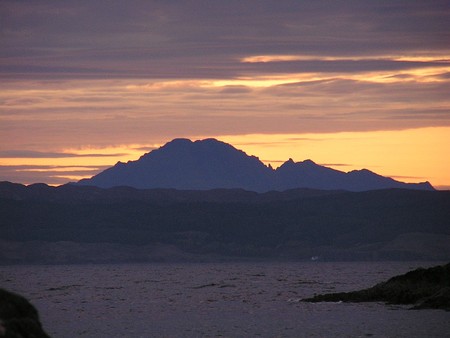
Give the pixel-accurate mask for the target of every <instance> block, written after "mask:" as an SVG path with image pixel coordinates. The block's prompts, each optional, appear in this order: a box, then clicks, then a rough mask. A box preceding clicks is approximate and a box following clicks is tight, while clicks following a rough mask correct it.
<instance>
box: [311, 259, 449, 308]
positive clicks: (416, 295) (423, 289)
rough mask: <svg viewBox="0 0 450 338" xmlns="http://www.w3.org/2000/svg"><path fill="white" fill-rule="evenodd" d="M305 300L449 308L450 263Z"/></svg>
mask: <svg viewBox="0 0 450 338" xmlns="http://www.w3.org/2000/svg"><path fill="white" fill-rule="evenodd" d="M303 301H305V302H339V301H342V302H385V303H388V304H413V305H414V307H412V309H443V310H447V311H450V263H449V264H446V265H443V266H436V267H432V268H429V269H422V268H420V269H416V270H414V271H410V272H408V273H406V274H404V275H400V276H396V277H392V278H391V279H389V280H388V281H386V282H382V283H379V284H377V285H375V286H373V287H371V288H369V289H364V290H360V291H353V292H341V293H331V294H323V295H317V296H314V297H312V298H306V299H303Z"/></svg>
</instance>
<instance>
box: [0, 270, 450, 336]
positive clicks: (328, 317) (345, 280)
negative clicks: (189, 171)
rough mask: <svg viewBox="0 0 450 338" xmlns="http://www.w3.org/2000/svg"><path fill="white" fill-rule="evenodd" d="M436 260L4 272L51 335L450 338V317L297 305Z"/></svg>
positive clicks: (4, 280) (0, 275)
mask: <svg viewBox="0 0 450 338" xmlns="http://www.w3.org/2000/svg"><path fill="white" fill-rule="evenodd" d="M433 265H436V263H423V262H420V263H418V262H406V263H405V262H402V263H400V262H395V263H394V262H390V263H366V262H364V263H325V262H311V263H309V262H308V263H233V264H232V263H217V264H213V263H202V264H134V265H125V264H117V265H57V266H2V267H0V283H1V284H0V285H1V286H2V287H4V288H6V289H8V290H11V291H15V292H18V293H20V294H22V295H24V296H25V297H27V298H28V299H29V300H30V301H31V302H32V303H33V304H34V305H35V306H36V307H37V308H38V311H39V313H40V315H41V320H42V322H43V325H44V328H45V330H46V331H47V332H48V333H49V334H50V335H51V336H52V337H446V336H447V337H449V336H450V334H449V333H450V313H449V312H445V311H441V310H421V311H413V310H408V309H407V308H408V307H405V306H387V305H384V304H379V303H359V304H347V303H315V304H312V303H303V302H299V299H300V298H303V297H310V296H312V295H314V294H315V293H324V292H339V291H350V290H356V289H361V288H366V287H369V286H372V285H374V284H376V283H378V282H381V281H383V280H386V279H388V278H390V277H392V276H394V275H397V274H402V273H405V272H407V271H409V270H411V269H415V268H417V267H420V266H421V267H429V266H433Z"/></svg>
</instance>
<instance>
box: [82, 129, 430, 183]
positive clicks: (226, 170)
mask: <svg viewBox="0 0 450 338" xmlns="http://www.w3.org/2000/svg"><path fill="white" fill-rule="evenodd" d="M78 184H79V185H90V186H97V187H101V188H111V187H116V186H129V187H134V188H138V189H153V188H165V189H179V190H210V189H220V188H221V189H244V190H249V191H256V192H267V191H270V190H279V191H283V190H288V189H296V188H309V189H321V190H348V191H367V190H378V189H389V188H404V189H418V190H434V189H433V187H432V186H431V184H430V183H429V182H424V183H403V182H399V181H396V180H394V179H392V178H389V177H383V176H380V175H378V174H376V173H373V172H371V171H369V170H367V169H362V170H354V171H351V172H349V173H345V172H342V171H339V170H335V169H331V168H328V167H325V166H321V165H318V164H316V163H314V162H313V161H312V160H305V161H303V162H294V161H293V160H292V159H289V160H288V161H286V162H285V163H283V164H282V165H281V166H280V167H279V168H277V169H276V170H274V169H273V168H272V167H270V166H266V165H265V164H264V163H262V162H261V161H260V160H259V158H258V157H256V156H249V155H247V154H246V153H245V152H243V151H242V150H238V149H236V148H234V147H233V146H232V145H230V144H227V143H225V142H221V141H218V140H216V139H212V138H210V139H205V140H197V141H191V140H189V139H182V138H179V139H174V140H172V141H170V142H168V143H166V144H165V145H164V146H162V147H160V148H159V149H155V150H153V151H151V152H149V153H146V154H144V155H143V156H141V157H140V158H139V159H138V160H136V161H129V162H127V163H122V162H118V163H117V164H116V165H115V166H113V167H111V168H108V169H106V170H104V171H103V172H101V173H99V174H98V175H95V176H93V177H92V178H90V179H83V180H81V181H79V182H78Z"/></svg>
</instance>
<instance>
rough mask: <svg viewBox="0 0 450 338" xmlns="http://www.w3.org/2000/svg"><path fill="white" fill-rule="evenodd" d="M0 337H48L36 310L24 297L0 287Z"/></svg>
mask: <svg viewBox="0 0 450 338" xmlns="http://www.w3.org/2000/svg"><path fill="white" fill-rule="evenodd" d="M0 337H5V338H19V337H20V338H31V337H33V338H49V336H48V335H47V334H46V333H45V332H44V330H43V329H42V325H41V322H40V321H39V315H38V312H37V310H36V309H35V307H34V306H33V305H31V303H30V302H28V301H27V300H26V299H25V298H24V297H22V296H20V295H17V294H15V293H12V292H9V291H6V290H4V289H0Z"/></svg>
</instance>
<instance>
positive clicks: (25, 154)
mask: <svg viewBox="0 0 450 338" xmlns="http://www.w3.org/2000/svg"><path fill="white" fill-rule="evenodd" d="M124 155H129V154H126V153H117V154H95V153H93V154H74V153H58V152H41V151H33V150H2V151H0V158H66V157H116V156H124Z"/></svg>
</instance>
